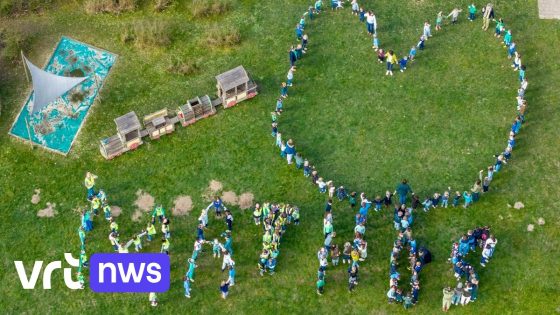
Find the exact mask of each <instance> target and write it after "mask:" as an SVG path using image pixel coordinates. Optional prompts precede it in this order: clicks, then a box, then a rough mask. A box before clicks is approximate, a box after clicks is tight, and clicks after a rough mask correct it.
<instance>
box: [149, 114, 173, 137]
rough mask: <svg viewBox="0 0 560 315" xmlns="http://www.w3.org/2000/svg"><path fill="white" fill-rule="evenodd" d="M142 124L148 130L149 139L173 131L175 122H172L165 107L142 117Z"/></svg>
mask: <svg viewBox="0 0 560 315" xmlns="http://www.w3.org/2000/svg"><path fill="white" fill-rule="evenodd" d="M144 126H145V127H146V130H147V131H148V135H149V136H150V139H159V137H160V136H162V135H165V134H168V133H172V132H173V131H175V124H174V123H172V121H171V119H170V117H169V112H168V110H167V108H164V109H161V110H158V111H157V112H154V113H151V114H149V115H146V116H145V117H144Z"/></svg>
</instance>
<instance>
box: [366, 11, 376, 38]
mask: <svg viewBox="0 0 560 315" xmlns="http://www.w3.org/2000/svg"><path fill="white" fill-rule="evenodd" d="M366 27H367V31H368V34H369V35H372V36H373V34H376V33H377V19H376V18H375V14H373V12H372V11H368V13H366Z"/></svg>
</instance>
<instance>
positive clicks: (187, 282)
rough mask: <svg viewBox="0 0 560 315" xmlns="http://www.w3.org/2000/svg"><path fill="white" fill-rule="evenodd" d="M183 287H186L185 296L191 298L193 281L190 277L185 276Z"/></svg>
mask: <svg viewBox="0 0 560 315" xmlns="http://www.w3.org/2000/svg"><path fill="white" fill-rule="evenodd" d="M183 288H185V297H187V298H189V299H190V298H191V281H190V279H189V277H187V276H185V277H183Z"/></svg>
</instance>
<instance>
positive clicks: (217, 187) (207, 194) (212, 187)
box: [202, 179, 224, 202]
mask: <svg viewBox="0 0 560 315" xmlns="http://www.w3.org/2000/svg"><path fill="white" fill-rule="evenodd" d="M223 188H224V185H222V182H219V181H217V180H214V179H213V180H211V181H210V183H209V184H208V187H207V188H206V189H205V190H204V192H203V193H202V199H203V200H204V201H208V202H210V201H212V200H214V197H215V196H219V193H220V191H222V189H223Z"/></svg>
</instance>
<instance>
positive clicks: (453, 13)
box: [447, 8, 463, 24]
mask: <svg viewBox="0 0 560 315" xmlns="http://www.w3.org/2000/svg"><path fill="white" fill-rule="evenodd" d="M461 12H463V10H461V9H459V8H455V9H453V10H451V13H449V15H448V16H447V17H451V24H457V19H458V18H459V13H461Z"/></svg>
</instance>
